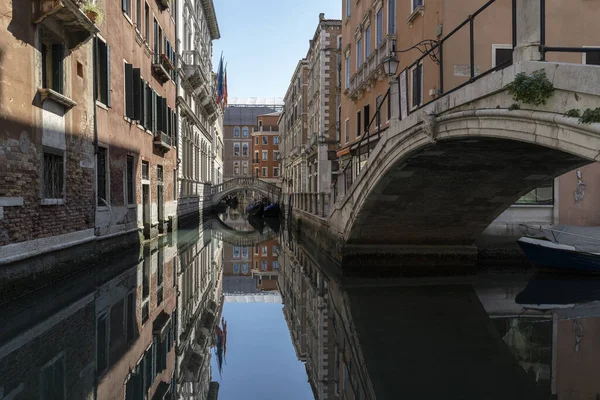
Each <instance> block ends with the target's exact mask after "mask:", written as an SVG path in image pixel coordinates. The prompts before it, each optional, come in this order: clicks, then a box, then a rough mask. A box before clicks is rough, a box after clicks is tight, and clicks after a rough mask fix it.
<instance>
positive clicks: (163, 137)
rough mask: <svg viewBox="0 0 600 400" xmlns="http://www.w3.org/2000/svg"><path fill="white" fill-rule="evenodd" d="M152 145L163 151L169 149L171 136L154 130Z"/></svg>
mask: <svg viewBox="0 0 600 400" xmlns="http://www.w3.org/2000/svg"><path fill="white" fill-rule="evenodd" d="M154 145H155V146H156V147H159V148H161V149H163V150H164V151H169V150H171V145H172V144H171V136H169V135H167V134H166V133H164V132H161V131H159V132H156V134H155V135H154Z"/></svg>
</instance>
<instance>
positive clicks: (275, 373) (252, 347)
mask: <svg viewBox="0 0 600 400" xmlns="http://www.w3.org/2000/svg"><path fill="white" fill-rule="evenodd" d="M282 307H283V306H282V304H269V303H266V304H265V303H225V305H224V307H223V317H224V318H225V320H226V321H227V354H226V357H225V361H224V365H223V369H222V375H221V376H219V370H218V367H217V365H218V364H217V357H216V356H215V352H214V349H213V351H212V357H211V365H212V380H213V381H217V382H219V384H220V387H219V399H220V400H240V399H244V400H281V399H286V400H310V399H314V397H313V395H312V390H311V388H310V384H309V383H308V376H307V375H306V369H305V367H304V364H303V363H302V362H300V361H298V358H297V357H296V352H295V351H294V345H293V344H292V339H291V337H290V331H289V330H288V327H287V324H286V322H285V319H284V317H283V311H282Z"/></svg>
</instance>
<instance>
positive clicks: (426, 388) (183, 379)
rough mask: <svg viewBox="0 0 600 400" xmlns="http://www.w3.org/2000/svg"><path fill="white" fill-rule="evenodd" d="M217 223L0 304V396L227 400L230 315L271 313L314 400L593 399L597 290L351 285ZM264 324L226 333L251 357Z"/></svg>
mask: <svg viewBox="0 0 600 400" xmlns="http://www.w3.org/2000/svg"><path fill="white" fill-rule="evenodd" d="M218 224H219V222H217V221H214V220H212V221H207V222H205V223H204V224H203V226H201V227H197V228H194V229H182V230H180V231H179V232H177V233H176V234H173V235H170V236H165V237H161V238H159V239H158V240H156V241H153V242H151V243H148V244H147V245H145V246H144V247H143V248H140V249H132V251H131V252H129V253H126V254H123V255H122V256H120V257H118V258H116V259H112V260H105V262H103V263H102V265H97V266H90V268H89V269H88V270H87V271H85V272H83V273H80V274H78V275H76V276H73V277H71V278H69V279H68V280H65V281H62V282H55V283H54V284H52V285H49V286H48V287H46V288H44V289H41V290H38V291H37V292H35V293H33V294H31V295H28V296H26V297H22V298H20V299H18V300H15V301H13V302H11V303H5V304H2V305H1V307H0V326H2V329H1V330H0V377H1V378H0V396H2V398H11V399H33V398H52V399H53V398H69V399H71V398H73V399H94V398H98V399H114V398H120V399H126V400H130V399H143V398H148V399H156V398H161V399H179V398H185V399H206V398H212V399H216V398H217V397H218V396H220V395H223V397H222V398H226V392H227V391H226V390H224V388H226V387H227V386H228V385H242V386H243V385H245V383H244V382H245V381H244V380H243V379H244V377H243V376H238V375H236V376H235V377H233V378H231V379H222V378H223V377H227V373H228V372H230V371H233V367H234V364H235V363H236V362H238V363H240V364H239V365H238V369H239V368H242V369H244V368H247V365H248V364H244V363H242V362H241V361H240V360H241V359H240V358H236V353H235V352H232V351H231V352H230V354H229V355H228V356H227V357H228V358H226V356H225V354H226V341H227V335H226V333H225V332H226V330H227V328H226V326H225V322H226V321H225V320H223V319H222V318H223V317H224V318H225V319H227V318H228V315H230V314H228V313H227V312H225V313H224V312H223V307H224V303H228V304H229V303H270V305H269V304H264V306H275V307H281V308H282V313H281V314H279V312H280V311H279V309H277V310H275V311H276V312H277V315H279V318H282V319H284V320H285V324H287V327H288V328H289V337H290V338H291V339H287V337H288V336H287V333H285V332H281V331H276V332H277V335H279V337H280V338H283V339H284V340H283V342H286V341H288V340H289V342H287V343H288V344H287V345H288V346H293V348H294V350H295V356H294V355H293V354H292V355H291V357H296V358H298V359H299V360H300V361H302V362H303V363H304V365H305V370H306V374H307V375H306V376H303V377H299V378H301V379H296V381H300V382H302V381H305V380H306V378H308V382H309V383H310V386H311V388H312V392H313V394H314V397H315V398H316V399H319V400H323V399H332V398H338V399H348V400H350V399H351V400H354V399H399V398H411V399H429V398H444V399H558V400H566V399H594V398H596V397H597V396H598V395H599V394H600V380H598V379H597V376H596V375H597V360H598V359H599V357H600V279H592V278H590V277H585V278H582V277H571V276H558V277H557V276H556V275H542V274H539V273H536V274H533V273H517V274H515V273H500V272H497V273H491V272H489V273H485V274H480V275H478V276H473V277H462V278H458V277H446V278H427V279H425V278H423V279H421V278H414V279H406V278H402V279H386V280H381V279H375V278H374V279H369V278H367V277H363V278H360V279H359V278H355V277H348V276H344V274H343V273H342V269H341V268H340V266H339V265H337V264H336V263H334V262H332V261H331V259H330V258H329V256H328V255H327V254H323V253H320V252H317V251H315V249H314V247H311V246H305V245H304V244H303V243H301V242H298V241H296V240H295V239H294V238H293V237H290V236H289V234H288V231H286V230H285V229H283V230H282V231H281V232H280V235H279V236H278V237H275V238H269V240H267V241H263V242H261V243H260V244H258V245H253V246H243V245H241V246H239V245H235V244H223V243H222V242H221V241H219V240H216V239H215V236H214V235H213V234H212V233H211V232H212V230H213V228H214V227H217V228H216V229H221V228H220V227H219V226H220V225H218ZM365 272H367V271H365ZM363 275H364V274H363ZM281 303H282V305H280V304H281ZM237 305H238V304H234V306H237ZM257 306H259V307H261V306H263V304H257ZM259 309H260V308H259ZM260 310H262V309H260ZM263 312H264V311H257V314H253V315H250V316H248V318H246V320H247V321H249V322H247V323H248V324H249V325H245V326H244V325H238V326H236V325H235V324H233V323H231V324H230V326H229V330H230V334H232V335H234V334H235V333H237V334H238V337H240V335H241V336H243V337H244V338H245V339H246V340H248V341H249V344H247V345H248V346H254V345H255V344H256V339H257V338H256V337H246V336H247V333H248V332H249V331H250V329H254V328H256V325H257V324H261V323H263V322H261V321H264V320H261V319H260V316H261V315H260V314H261V313H263ZM280 321H281V323H282V324H283V323H284V321H283V320H280ZM217 327H219V328H218V329H217ZM264 329H266V330H267V331H273V327H272V326H265V327H264ZM284 329H285V326H284ZM219 330H220V332H223V334H221V335H217V332H219ZM231 338H235V336H231ZM278 343H281V340H279V341H278ZM230 344H231V347H232V348H233V346H234V345H235V340H232V341H231V343H230ZM267 350H268V347H267V348H263V350H262V351H267ZM240 353H243V352H240ZM242 356H243V354H242ZM276 356H278V354H276ZM269 357H271V360H272V359H273V357H272V356H269ZM266 359H268V357H266V354H265V360H266ZM225 360H226V361H225ZM261 360H262V358H260V357H259V358H257V359H252V360H250V361H251V362H252V366H253V368H256V369H259V370H261V371H266V372H267V374H269V373H270V372H269V371H272V372H273V373H275V372H276V371H275V369H277V368H280V365H283V364H277V363H273V362H267V361H264V363H263V364H261V362H262V361H261ZM244 362H248V360H244ZM226 363H227V364H229V365H227V366H225V364H226ZM285 365H287V364H285ZM228 368H229V369H230V371H227V370H226V369H228ZM246 370H247V369H246ZM277 372H279V373H280V375H279V376H281V377H285V376H286V373H287V372H288V371H287V370H284V371H277ZM221 373H222V376H221ZM296 373H301V374H304V372H303V371H302V370H300V372H297V371H296ZM230 375H231V374H230ZM257 376H258V375H256V374H250V375H249V377H248V378H249V379H256V377H257ZM272 376H276V375H272ZM296 377H297V378H298V376H296ZM264 383H265V384H263V385H261V387H263V388H264V390H262V391H260V392H256V393H248V395H247V398H248V399H266V398H273V397H269V393H270V390H271V391H272V390H273V389H269V387H270V386H269V385H267V383H272V382H264ZM280 384H283V383H280ZM219 385H221V387H220V386H219ZM244 388H245V387H244ZM280 389H281V388H280ZM284 389H285V390H292V389H291V388H288V387H284ZM307 389H308V388H307ZM244 390H245V389H244ZM272 393H275V392H272Z"/></svg>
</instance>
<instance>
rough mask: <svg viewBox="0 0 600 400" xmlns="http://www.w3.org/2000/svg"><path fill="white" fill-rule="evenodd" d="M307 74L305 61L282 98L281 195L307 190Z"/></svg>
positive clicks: (293, 76) (299, 63)
mask: <svg viewBox="0 0 600 400" xmlns="http://www.w3.org/2000/svg"><path fill="white" fill-rule="evenodd" d="M308 71H309V68H308V61H307V60H306V59H302V60H300V61H299V62H298V65H297V66H296V70H295V71H294V74H293V75H292V78H291V79H290V85H289V87H288V89H287V91H286V94H285V97H284V104H285V105H284V113H283V114H282V119H281V120H280V136H281V141H282V145H283V146H282V149H281V150H280V151H281V154H282V156H281V157H282V160H281V169H282V171H281V172H282V176H283V178H282V181H283V189H284V190H286V191H285V192H284V194H287V193H297V192H306V191H307V188H308V182H307V181H308V179H307V172H308V171H307V170H308V168H307V157H306V146H307V144H308V143H307V140H308V94H307V93H308V82H307V81H308Z"/></svg>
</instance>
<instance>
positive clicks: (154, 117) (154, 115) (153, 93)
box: [152, 90, 157, 134]
mask: <svg viewBox="0 0 600 400" xmlns="http://www.w3.org/2000/svg"><path fill="white" fill-rule="evenodd" d="M156 97H157V96H156V92H155V91H154V90H153V91H152V132H153V133H155V134H156V100H157V99H156Z"/></svg>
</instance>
